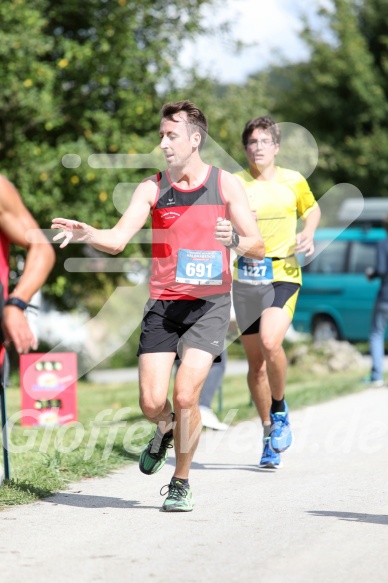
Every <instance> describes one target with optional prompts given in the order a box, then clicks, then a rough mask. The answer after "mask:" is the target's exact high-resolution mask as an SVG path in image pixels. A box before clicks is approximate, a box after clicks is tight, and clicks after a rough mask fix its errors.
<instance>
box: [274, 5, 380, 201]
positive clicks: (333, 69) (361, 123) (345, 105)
mask: <svg viewBox="0 0 388 583" xmlns="http://www.w3.org/2000/svg"><path fill="white" fill-rule="evenodd" d="M319 19H320V23H319V27H318V26H317V25H315V26H314V27H312V26H311V25H309V24H308V23H307V22H306V23H305V27H304V30H303V33H302V37H303V39H304V40H305V42H306V43H307V45H308V46H309V48H310V53H311V57H310V59H309V60H308V61H307V62H305V63H298V64H296V65H289V66H284V67H278V68H276V69H274V70H273V71H272V73H271V77H272V84H273V87H274V92H273V93H274V95H275V106H274V113H275V114H276V115H277V116H278V117H280V118H281V119H282V120H283V121H291V122H294V123H299V124H301V125H303V126H304V127H306V128H307V129H308V130H309V131H310V132H311V133H312V134H313V135H314V137H315V139H316V140H317V143H318V146H319V163H318V168H317V171H316V172H315V173H314V175H313V176H312V177H311V178H310V182H311V184H312V185H313V187H314V190H315V191H316V194H317V195H318V196H320V195H322V194H323V193H324V192H325V191H326V190H327V189H328V188H330V187H331V186H332V185H333V184H336V183H339V182H349V183H351V184H354V185H355V186H357V187H358V188H359V189H360V190H361V192H362V193H363V194H364V195H365V196H388V172H387V162H386V160H387V158H388V132H387V130H388V115H387V114H388V101H387V98H388V77H387V72H388V50H387V46H388V35H387V25H388V0H333V9H332V10H329V9H321V10H320V13H319ZM319 31H320V32H319Z"/></svg>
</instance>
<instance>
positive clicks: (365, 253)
mask: <svg viewBox="0 0 388 583" xmlns="http://www.w3.org/2000/svg"><path fill="white" fill-rule="evenodd" d="M376 249H377V247H376V243H367V242H365V241H353V243H352V244H351V247H350V255H349V273H365V269H366V268H367V267H374V266H375V265H376Z"/></svg>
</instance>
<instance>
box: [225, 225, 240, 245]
mask: <svg viewBox="0 0 388 583" xmlns="http://www.w3.org/2000/svg"><path fill="white" fill-rule="evenodd" d="M239 243H240V235H239V234H238V233H237V231H235V230H234V229H233V231H232V242H231V244H230V245H225V247H227V248H228V249H231V248H232V247H238V246H239Z"/></svg>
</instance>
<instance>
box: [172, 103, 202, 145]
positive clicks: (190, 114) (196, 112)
mask: <svg viewBox="0 0 388 583" xmlns="http://www.w3.org/2000/svg"><path fill="white" fill-rule="evenodd" d="M182 111H184V112H185V113H186V115H187V120H188V125H189V135H191V134H192V133H193V131H198V132H199V133H200V135H201V143H200V146H199V149H201V148H202V146H203V145H204V143H205V141H206V138H207V133H208V124H207V119H206V117H205V115H204V114H203V113H202V111H201V110H200V109H198V107H197V106H196V105H194V103H191V101H188V100H187V99H184V100H183V101H175V102H170V103H165V104H164V105H163V107H162V109H161V112H160V115H161V116H162V118H169V119H173V115H175V114H177V113H180V112H182ZM190 126H191V127H190Z"/></svg>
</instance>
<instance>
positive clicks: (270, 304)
mask: <svg viewBox="0 0 388 583" xmlns="http://www.w3.org/2000/svg"><path fill="white" fill-rule="evenodd" d="M299 288H300V284H299V283H292V282H289V281H275V282H273V283H271V284H268V285H250V284H247V283H241V282H239V281H233V307H234V311H235V312H236V320H237V325H238V327H239V329H240V332H241V334H242V335H243V336H244V335H248V334H257V333H258V332H259V328H260V317H261V314H262V313H263V311H264V310H265V309H266V308H282V309H283V310H285V311H286V312H287V313H288V315H289V316H290V318H291V320H292V318H293V316H294V311H295V306H296V300H297V298H298V293H299Z"/></svg>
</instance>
